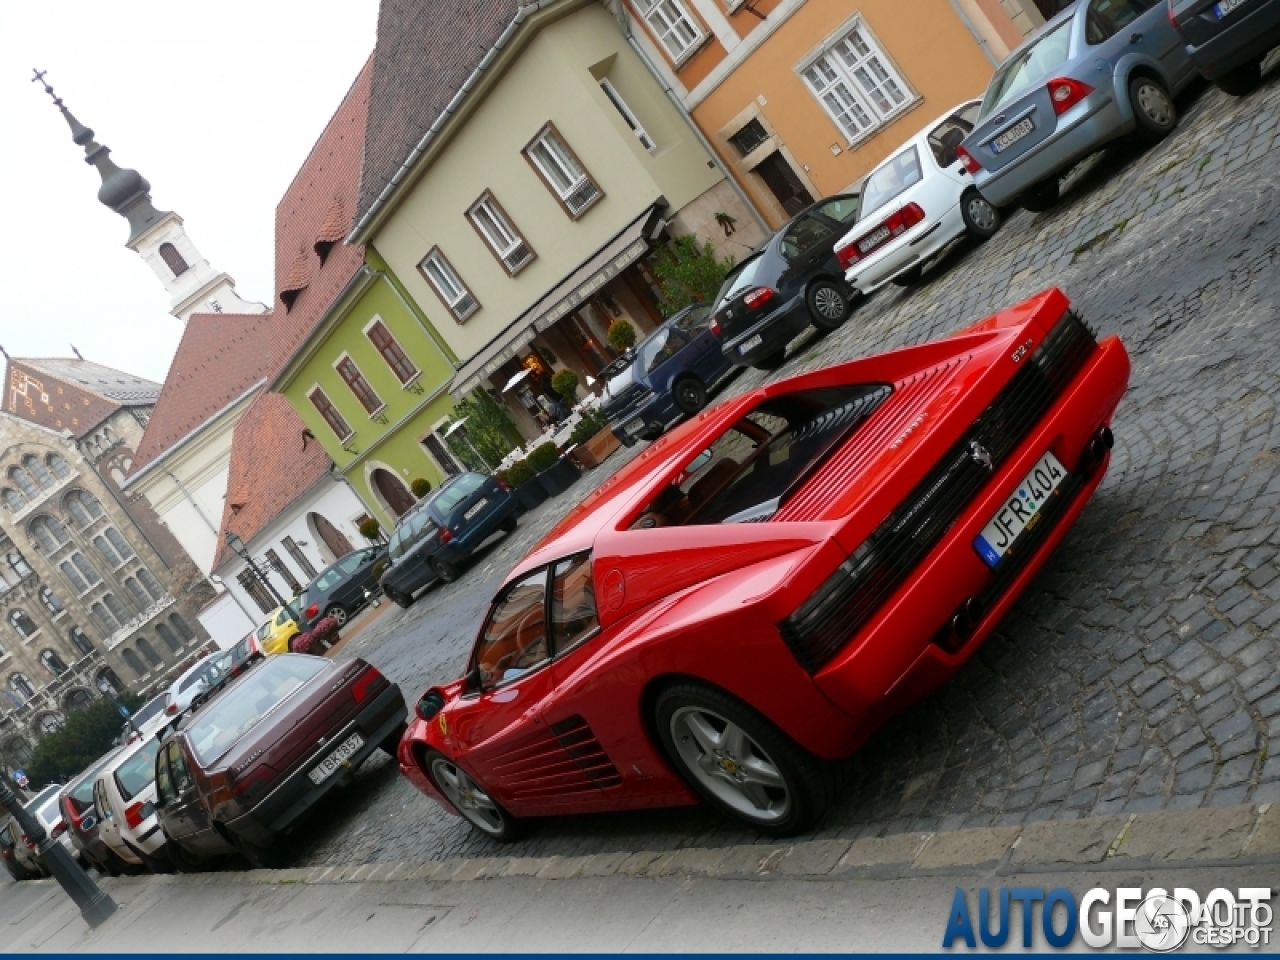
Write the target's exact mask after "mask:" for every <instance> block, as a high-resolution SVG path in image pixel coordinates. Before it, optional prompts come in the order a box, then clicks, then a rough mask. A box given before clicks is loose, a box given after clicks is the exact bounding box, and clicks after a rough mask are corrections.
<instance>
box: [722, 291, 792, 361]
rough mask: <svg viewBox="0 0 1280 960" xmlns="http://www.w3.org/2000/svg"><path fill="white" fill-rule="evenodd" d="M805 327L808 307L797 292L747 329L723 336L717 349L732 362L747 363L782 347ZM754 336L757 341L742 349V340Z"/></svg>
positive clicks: (762, 357) (772, 353) (743, 341)
mask: <svg viewBox="0 0 1280 960" xmlns="http://www.w3.org/2000/svg"><path fill="white" fill-rule="evenodd" d="M808 327H809V308H808V307H807V306H806V305H805V300H804V294H803V293H801V294H797V295H796V296H794V297H792V298H791V299H790V300H788V301H787V302H786V303H784V304H783V305H782V306H780V307H778V309H776V310H774V311H773V312H772V313H770V314H769V315H768V316H766V317H765V318H764V319H763V320H758V321H756V322H755V323H754V324H752V325H751V326H750V327H749V328H747V329H746V330H743V331H742V332H741V333H736V334H734V335H733V337H732V338H730V339H728V340H726V341H725V342H724V343H723V344H722V345H721V347H720V352H721V353H723V354H724V356H725V359H726V360H728V361H729V362H730V363H732V364H733V365H734V366H738V367H750V366H752V365H754V364H756V363H759V362H760V361H761V360H764V359H765V358H767V357H771V356H773V355H774V354H775V353H777V352H778V351H779V350H785V349H786V348H787V344H789V343H790V342H791V341H792V340H794V339H795V338H796V337H798V336H799V335H800V334H801V333H803V332H804V331H805V330H806V329H808ZM754 337H760V342H759V343H758V344H755V345H754V346H752V347H751V348H750V349H749V350H747V351H746V353H743V352H742V351H741V347H742V344H744V343H745V342H747V341H748V340H751V339H753V338H754Z"/></svg>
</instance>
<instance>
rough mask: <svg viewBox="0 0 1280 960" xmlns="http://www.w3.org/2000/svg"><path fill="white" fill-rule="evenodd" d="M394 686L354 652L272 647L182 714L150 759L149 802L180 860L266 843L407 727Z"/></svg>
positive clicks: (257, 850) (267, 855)
mask: <svg viewBox="0 0 1280 960" xmlns="http://www.w3.org/2000/svg"><path fill="white" fill-rule="evenodd" d="M405 716H406V711H405V704H404V697H403V696H402V695H401V693H400V688H399V687H398V686H396V685H395V684H394V683H391V682H390V681H389V680H387V678H386V677H384V676H383V675H382V674H381V673H379V672H378V671H377V670H376V669H375V668H374V667H372V666H370V665H369V664H368V663H366V662H365V661H363V660H352V661H349V662H347V663H335V662H333V661H331V660H325V659H323V658H321V657H311V656H303V655H299V654H281V655H279V656H275V657H271V658H270V659H268V660H267V661H266V662H265V663H263V664H262V665H261V666H259V667H257V668H256V669H255V670H253V671H251V672H250V673H248V674H246V675H245V676H243V677H241V678H240V679H238V680H237V681H236V682H234V683H232V684H231V685H230V686H229V687H227V689H226V690H224V691H223V692H222V693H221V694H220V695H218V696H217V697H216V698H215V699H214V700H212V701H210V702H209V704H208V705H207V706H205V707H203V708H201V709H200V710H198V711H197V712H196V713H195V714H193V715H191V716H190V717H187V718H184V720H183V721H182V722H181V723H179V725H178V727H177V729H176V731H175V732H174V734H173V735H172V736H171V737H170V738H169V739H168V740H167V741H166V742H165V743H164V745H163V746H162V747H161V749H160V752H159V754H158V755H157V757H156V806H157V807H158V808H159V817H160V824H161V826H162V827H163V828H164V832H165V834H166V835H167V836H168V837H169V839H170V840H171V841H172V842H171V843H170V845H169V846H170V849H171V856H172V857H173V858H174V860H175V864H176V865H177V866H178V867H179V868H182V869H188V868H192V867H195V866H197V865H198V864H199V863H201V862H202V861H204V860H208V859H210V858H212V857H216V856H220V855H223V854H228V853H232V852H236V853H240V854H241V855H242V856H244V858H245V859H247V860H248V861H249V862H250V863H252V864H253V865H254V866H267V865H270V864H272V863H273V862H274V861H275V860H276V859H277V857H276V856H273V851H272V844H273V843H274V841H275V840H276V838H277V837H279V836H280V835H281V834H283V833H285V832H286V831H288V830H289V828H290V827H291V826H292V825H293V823H294V822H295V821H296V820H297V819H298V818H299V817H300V816H302V814H303V813H305V812H306V811H307V810H309V809H310V808H311V807H312V806H313V805H314V804H315V803H316V802H317V801H318V800H319V799H320V798H321V797H323V796H324V795H325V794H326V793H328V792H329V791H330V790H332V789H333V788H334V787H336V786H339V785H340V784H343V783H345V782H346V781H348V780H349V779H350V778H351V777H352V776H353V775H354V774H355V771H356V768H357V767H359V766H360V764H361V763H362V762H364V760H365V758H366V757H368V756H369V755H370V754H371V753H372V752H373V751H374V750H375V749H377V748H379V747H381V748H382V749H383V750H384V751H385V752H386V753H388V754H390V755H391V756H395V752H396V747H397V746H398V745H399V742H400V736H401V734H402V733H403V732H404V728H405Z"/></svg>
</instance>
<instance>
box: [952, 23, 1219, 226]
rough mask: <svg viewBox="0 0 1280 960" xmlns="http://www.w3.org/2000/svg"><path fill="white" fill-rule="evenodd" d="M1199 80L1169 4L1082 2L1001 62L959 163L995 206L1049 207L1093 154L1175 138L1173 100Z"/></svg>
mask: <svg viewBox="0 0 1280 960" xmlns="http://www.w3.org/2000/svg"><path fill="white" fill-rule="evenodd" d="M1194 77H1195V69H1194V67H1193V66H1192V64H1191V61H1190V59H1189V58H1188V57H1187V52H1186V45H1185V44H1184V43H1183V41H1182V39H1181V38H1180V37H1179V36H1178V33H1177V31H1176V30H1174V28H1173V25H1172V24H1171V23H1170V22H1169V16H1168V11H1167V9H1166V5H1165V0H1080V2H1078V3H1076V4H1075V5H1074V6H1072V7H1070V8H1068V9H1067V10H1064V11H1063V12H1062V13H1060V14H1058V15H1057V16H1056V17H1054V18H1053V19H1052V20H1050V21H1049V22H1048V23H1046V24H1045V25H1044V26H1043V27H1041V28H1040V29H1039V30H1038V31H1037V32H1036V33H1035V34H1033V35H1032V36H1031V37H1030V39H1028V40H1027V41H1026V43H1024V44H1023V45H1022V46H1021V47H1019V48H1018V49H1017V50H1015V51H1014V52H1013V53H1012V54H1010V55H1009V58H1008V59H1007V60H1005V62H1004V63H1002V64H1001V65H1000V68H999V69H998V70H997V71H996V74H995V76H994V77H993V78H992V80H991V84H990V86H988V88H987V93H986V96H985V97H983V100H982V108H981V110H980V111H979V113H978V124H977V126H975V127H974V129H973V133H971V134H970V135H969V136H968V137H966V138H965V140H964V143H963V144H962V145H961V147H960V151H959V152H960V156H961V159H962V160H963V161H964V164H965V167H966V168H967V169H968V170H969V172H970V173H971V174H973V182H974V185H975V186H976V187H977V188H978V190H979V191H980V192H981V193H982V195H983V196H984V197H986V198H987V199H988V200H989V201H991V202H992V203H994V204H995V205H997V206H1004V205H1006V204H1009V203H1013V202H1015V201H1017V202H1020V203H1021V204H1022V206H1023V207H1025V208H1026V209H1028V210H1033V211H1040V210H1047V209H1048V208H1049V207H1050V206H1052V205H1053V203H1054V202H1055V201H1056V200H1057V199H1058V182H1059V180H1060V179H1061V177H1062V175H1063V174H1064V173H1066V172H1067V171H1068V170H1070V169H1071V167H1073V166H1075V164H1077V163H1078V162H1079V161H1081V160H1083V159H1084V158H1085V157H1087V156H1088V155H1089V154H1091V153H1093V152H1094V151H1096V150H1098V149H1099V148H1101V147H1103V146H1105V145H1106V144H1107V143H1109V142H1111V141H1112V140H1115V139H1116V138H1118V137H1121V136H1124V135H1125V134H1129V133H1136V134H1138V135H1139V136H1141V137H1142V138H1143V139H1146V140H1149V141H1156V140H1159V139H1162V138H1163V137H1165V136H1167V135H1168V134H1169V133H1170V132H1172V130H1173V128H1174V127H1175V126H1176V125H1177V122H1178V113H1177V108H1176V107H1175V106H1174V102H1173V97H1174V95H1175V94H1177V93H1178V92H1179V91H1180V90H1182V89H1183V87H1185V86H1186V85H1187V84H1188V83H1190V82H1191V80H1192V79H1193V78H1194Z"/></svg>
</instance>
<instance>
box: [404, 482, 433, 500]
mask: <svg viewBox="0 0 1280 960" xmlns="http://www.w3.org/2000/svg"><path fill="white" fill-rule="evenodd" d="M409 490H410V491H411V492H412V493H413V495H414V496H415V497H417V498H418V499H419V500H421V499H422V498H423V497H425V496H426V495H427V494H428V493H430V492H431V481H430V480H428V479H427V478H426V477H414V478H413V481H412V482H411V483H410V484H409Z"/></svg>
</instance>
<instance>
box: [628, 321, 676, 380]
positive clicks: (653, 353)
mask: <svg viewBox="0 0 1280 960" xmlns="http://www.w3.org/2000/svg"><path fill="white" fill-rule="evenodd" d="M682 346H684V341H683V340H682V339H681V338H680V335H679V334H672V332H671V329H670V328H669V327H662V328H660V329H659V330H658V332H657V333H655V334H654V335H653V336H651V337H649V338H648V339H647V340H645V341H644V343H642V344H640V349H639V350H637V351H636V370H637V371H638V375H639V376H642V377H643V376H644V375H645V374H647V373H652V372H653V371H654V370H656V369H658V367H660V366H662V364H664V363H665V362H666V361H668V360H670V359H671V357H672V356H674V355H675V353H676V351H678V350H679V349H680V348H681V347H682Z"/></svg>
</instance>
